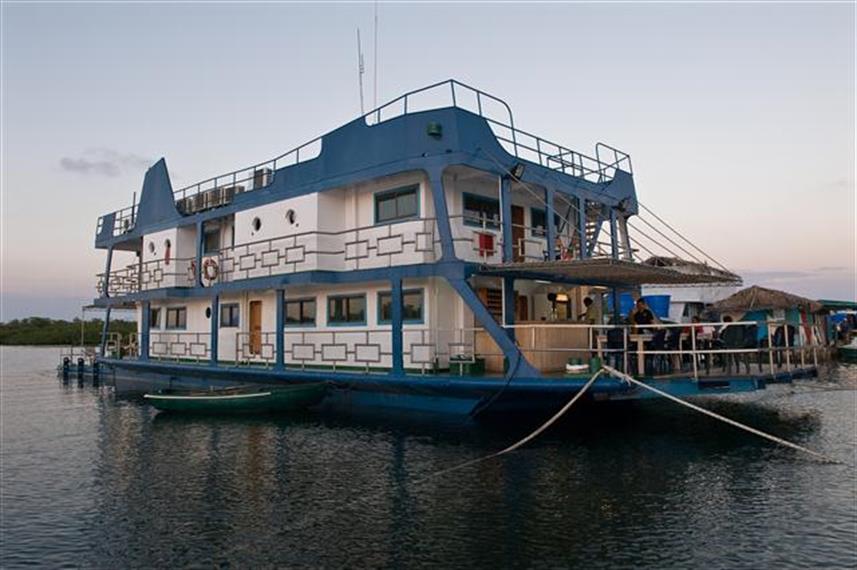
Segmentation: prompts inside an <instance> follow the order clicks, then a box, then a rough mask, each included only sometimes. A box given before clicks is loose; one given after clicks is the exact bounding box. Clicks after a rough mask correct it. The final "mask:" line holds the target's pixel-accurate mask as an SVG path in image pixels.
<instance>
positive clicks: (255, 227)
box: [251, 218, 262, 232]
mask: <svg viewBox="0 0 857 570" xmlns="http://www.w3.org/2000/svg"><path fill="white" fill-rule="evenodd" d="M251 227H252V228H253V231H254V232H258V231H259V230H261V229H262V220H260V219H259V218H253V222H252V224H251Z"/></svg>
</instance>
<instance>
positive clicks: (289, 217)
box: [286, 208, 297, 226]
mask: <svg viewBox="0 0 857 570" xmlns="http://www.w3.org/2000/svg"><path fill="white" fill-rule="evenodd" d="M296 220H297V214H295V211H294V210H292V209H291V208H290V209H288V210H286V221H287V222H289V225H292V226H293V225H295V221H296Z"/></svg>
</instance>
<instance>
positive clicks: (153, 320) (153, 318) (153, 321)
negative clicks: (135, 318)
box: [149, 309, 161, 329]
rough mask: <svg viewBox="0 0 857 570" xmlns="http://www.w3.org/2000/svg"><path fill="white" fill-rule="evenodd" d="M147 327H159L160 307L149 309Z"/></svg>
mask: <svg viewBox="0 0 857 570" xmlns="http://www.w3.org/2000/svg"><path fill="white" fill-rule="evenodd" d="M149 328H150V329H159V328H161V310H160V309H152V310H151V311H149Z"/></svg>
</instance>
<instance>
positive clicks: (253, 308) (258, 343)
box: [250, 301, 262, 354]
mask: <svg viewBox="0 0 857 570" xmlns="http://www.w3.org/2000/svg"><path fill="white" fill-rule="evenodd" d="M261 353H262V301H250V354H261Z"/></svg>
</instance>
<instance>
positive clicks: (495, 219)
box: [463, 193, 500, 229]
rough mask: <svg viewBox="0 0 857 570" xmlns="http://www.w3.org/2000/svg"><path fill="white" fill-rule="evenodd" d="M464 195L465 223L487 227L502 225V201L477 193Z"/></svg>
mask: <svg viewBox="0 0 857 570" xmlns="http://www.w3.org/2000/svg"><path fill="white" fill-rule="evenodd" d="M463 196H464V223H465V224H467V225H469V226H479V227H482V225H483V223H484V224H485V227H486V228H495V229H496V228H499V227H500V201H499V200H496V199H494V198H486V197H485V196H477V195H475V194H467V193H465V194H463Z"/></svg>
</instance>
